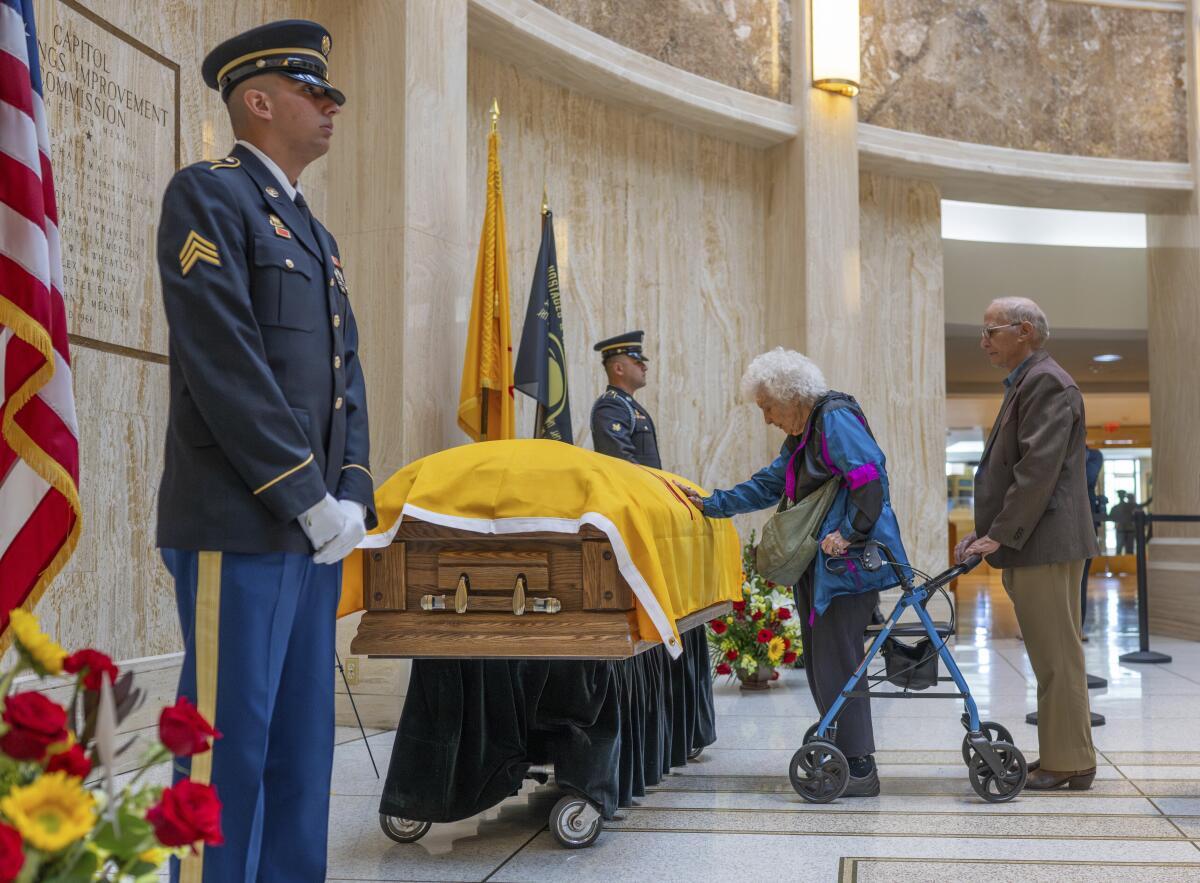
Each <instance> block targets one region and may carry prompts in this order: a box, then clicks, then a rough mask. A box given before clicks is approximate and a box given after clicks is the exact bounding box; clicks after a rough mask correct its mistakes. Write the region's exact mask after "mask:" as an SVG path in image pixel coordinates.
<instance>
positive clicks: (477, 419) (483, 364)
mask: <svg viewBox="0 0 1200 883" xmlns="http://www.w3.org/2000/svg"><path fill="white" fill-rule="evenodd" d="M498 115H499V111H498V110H497V109H496V106H495V105H494V104H493V106H492V117H493V124H492V131H491V133H490V134H489V135H488V176H487V209H486V210H485V212H484V215H483V231H482V233H481V234H480V237H479V258H478V260H477V261H476V263H475V288H474V292H473V294H472V295H471V320H470V324H469V325H468V328H467V350H466V353H465V354H464V355H463V370H462V388H461V390H460V392H459V394H458V425H459V426H460V427H461V428H462V431H463V432H465V433H466V434H467V435H469V436H471V438H472V440H474V441H483V440H488V441H491V440H495V439H506V438H516V421H515V419H514V417H515V415H514V411H515V403H514V401H513V366H512V333H511V330H510V328H509V316H508V245H507V242H506V239H505V233H504V190H503V186H502V185H501V181H500V152H499V148H500V135H499V134H498V133H497V132H496V126H495V122H494V120H495V117H496V116H498Z"/></svg>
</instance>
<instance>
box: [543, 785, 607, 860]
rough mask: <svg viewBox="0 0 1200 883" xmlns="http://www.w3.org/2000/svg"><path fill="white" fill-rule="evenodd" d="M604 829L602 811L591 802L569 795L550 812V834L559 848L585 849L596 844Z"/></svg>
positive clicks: (561, 799) (560, 800) (562, 798)
mask: <svg viewBox="0 0 1200 883" xmlns="http://www.w3.org/2000/svg"><path fill="white" fill-rule="evenodd" d="M603 828H604V819H603V818H602V817H601V815H600V810H598V809H596V807H595V806H594V805H593V804H592V803H591V801H589V800H584V799H583V798H582V797H576V796H574V795H573V794H568V795H566V796H564V797H561V798H559V801H558V803H556V804H554V809H552V810H550V833H551V834H552V835H553V836H554V839H555V840H557V841H558V844H559V846H562V847H565V848H566V849H584V848H586V847H588V846H591V845H592V844H593V843H595V842H596V838H597V837H599V836H600V831H601V830H602V829H603Z"/></svg>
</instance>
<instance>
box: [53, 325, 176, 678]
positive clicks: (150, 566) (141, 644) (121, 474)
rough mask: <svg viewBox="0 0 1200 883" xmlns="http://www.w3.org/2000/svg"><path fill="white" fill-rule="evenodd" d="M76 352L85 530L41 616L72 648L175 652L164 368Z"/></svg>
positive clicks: (124, 653)
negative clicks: (164, 548) (164, 501)
mask: <svg viewBox="0 0 1200 883" xmlns="http://www.w3.org/2000/svg"><path fill="white" fill-rule="evenodd" d="M72 356H73V359H74V364H73V366H72V368H73V373H74V380H75V403H76V408H77V414H78V417H79V434H80V464H79V471H80V496H81V502H82V504H83V534H82V536H81V537H80V540H79V546H78V548H77V551H76V552H75V555H74V557H73V558H72V559H71V561H70V562H69V563H68V565H67V567H66V569H65V570H64V571H63V573H62V574H61V575H60V576H59V577H58V579H57V580H55V581H54V583H53V585H51V586H50V588H49V589H48V590H47V591H46V594H45V595H43V596H42V600H41V601H40V602H39V604H38V606H37V614H38V616H39V617H41V620H42V623H43V625H44V626H45V627H46V629H47V630H48V631H49V632H50V633H51V634H52V635H54V636H55V637H56V638H57V639H58V640H59V641H60V642H61V643H62V644H63V645H64V646H65V647H68V648H70V649H77V648H79V647H95V648H97V649H99V650H103V651H104V652H105V653H108V654H110V655H111V656H113V657H114V658H116V659H130V658H135V657H142V656H155V655H158V654H162V653H172V652H174V651H177V650H180V649H182V640H181V638H180V634H179V619H178V617H177V616H176V613H175V595H174V592H173V590H172V588H171V583H170V579H169V577H168V575H167V571H166V569H165V568H164V567H163V565H162V560H161V558H160V557H159V554H158V550H157V549H156V548H155V543H154V532H155V509H156V497H157V493H158V479H159V475H160V473H161V471H162V451H163V433H164V432H165V431H166V419H167V367H166V365H163V364H159V363H155V362H149V361H144V360H142V359H135V358H129V357H127V356H119V355H114V354H112V353H107V352H102V351H99V350H94V349H90V348H86V347H80V346H76V347H74V348H73V349H72Z"/></svg>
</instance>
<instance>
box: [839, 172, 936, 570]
mask: <svg viewBox="0 0 1200 883" xmlns="http://www.w3.org/2000/svg"><path fill="white" fill-rule="evenodd" d="M859 206H860V208H861V216H860V220H859V228H860V231H861V240H862V314H863V316H864V317H868V316H869V317H870V320H869V321H865V320H864V321H863V322H862V323H861V325H860V328H861V331H860V332H859V333H858V334H857V335H856V343H857V348H858V349H859V351H860V352H864V353H871V358H870V359H868V360H865V361H866V362H867V365H868V367H867V369H866V372H865V373H864V375H863V378H862V385H861V387H860V388H859V390H857V391H856V392H855V395H856V396H858V398H859V401H861V402H862V404H863V406H864V408H865V409H866V412H867V415H868V419H869V420H870V421H871V427H872V429H873V430H874V432H875V435H876V438H877V439H878V440H879V443H880V446H881V447H882V448H883V450H884V452H885V453H886V454H887V458H888V464H887V466H888V477H889V478H890V479H891V488H892V505H893V507H894V508H895V510H896V514H897V516H898V517H899V519H900V528H901V531H902V535H903V537H904V542H905V546H906V548H907V550H908V554H909V558H910V560H911V561H912V563H913V564H914V565H915V566H917V567H919V568H922V569H923V570H927V571H929V572H930V573H937V572H938V571H939V570H942V569H943V568H945V567H946V566H947V539H946V529H947V528H946V500H945V496H944V494H945V475H946V472H945V460H946V451H945V447H946V446H945V427H946V357H945V340H944V331H945V305H944V297H943V295H944V292H943V283H942V226H941V219H942V214H941V196H940V194H939V193H938V191H937V188H936V187H934V186H933V185H932V184H930V183H928V182H924V181H910V180H905V179H901V178H890V177H886V176H883V175H875V174H870V173H863V174H862V175H860V176H859Z"/></svg>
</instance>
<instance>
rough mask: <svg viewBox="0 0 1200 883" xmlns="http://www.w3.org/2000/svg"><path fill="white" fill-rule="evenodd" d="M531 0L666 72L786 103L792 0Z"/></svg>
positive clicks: (789, 84)
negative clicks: (659, 63)
mask: <svg viewBox="0 0 1200 883" xmlns="http://www.w3.org/2000/svg"><path fill="white" fill-rule="evenodd" d="M536 2H537V3H539V4H540V5H542V6H545V7H546V8H547V9H550V10H552V11H554V12H556V13H558V14H559V15H561V16H563V17H564V18H567V19H569V20H571V21H573V22H575V23H576V24H578V25H581V26H582V27H585V28H587V29H588V30H590V31H594V32H595V33H597V34H599V35H600V36H602V37H607V38H608V39H610V40H612V41H613V42H615V43H620V44H621V45H622V46H628V47H629V48H630V49H634V50H636V51H638V52H641V53H642V54H643V55H649V56H650V57H651V58H656V59H658V60H659V61H662V62H665V63H667V64H670V65H673V66H674V67H677V68H680V69H682V70H685V71H690V72H691V73H694V74H699V75H700V76H702V77H708V78H709V79H710V80H716V81H717V82H718V83H725V84H726V85H728V86H735V87H736V88H738V89H744V90H745V91H747V92H753V93H754V94H756V95H762V96H765V97H767V98H776V99H778V100H780V101H789V100H790V98H791V71H790V64H789V61H790V55H791V46H790V38H791V7H792V5H793V4H794V3H796V2H797V0H791V2H789V0H724V2H721V3H712V2H709V3H697V2H695V0H622V2H620V3H613V2H597V0H536ZM801 2H807V0H801Z"/></svg>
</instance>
